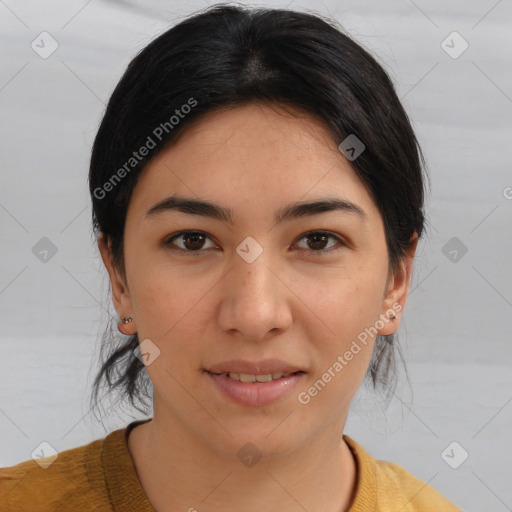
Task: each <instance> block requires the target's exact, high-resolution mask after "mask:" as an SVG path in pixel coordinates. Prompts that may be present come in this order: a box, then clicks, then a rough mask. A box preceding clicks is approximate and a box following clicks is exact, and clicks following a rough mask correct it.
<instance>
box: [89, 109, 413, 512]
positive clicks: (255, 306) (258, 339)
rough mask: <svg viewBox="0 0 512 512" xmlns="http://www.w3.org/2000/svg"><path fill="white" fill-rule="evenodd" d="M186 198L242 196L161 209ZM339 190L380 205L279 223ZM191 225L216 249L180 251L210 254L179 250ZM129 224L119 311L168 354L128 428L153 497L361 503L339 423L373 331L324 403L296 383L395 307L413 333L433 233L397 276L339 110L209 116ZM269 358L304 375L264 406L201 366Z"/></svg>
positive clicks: (136, 201) (158, 168)
mask: <svg viewBox="0 0 512 512" xmlns="http://www.w3.org/2000/svg"><path fill="white" fill-rule="evenodd" d="M173 194H176V195H179V196H185V197H189V198H195V199H202V200H208V201H211V202H214V203H216V204H219V205H222V206H225V207H228V208H231V209H232V210H233V213H234V217H235V223H234V224H233V225H229V224H227V223H224V222H223V221H221V220H217V219H213V218H206V217H202V216H198V215H190V214H186V213H183V212H179V211H176V210H174V211H166V212H161V213H159V214H158V215H153V216H146V215H145V214H146V212H147V211H148V210H149V209H150V208H151V207H152V206H154V205H155V204H156V203H158V202H159V201H161V200H163V199H165V198H167V197H169V196H171V195H173ZM327 197H331V198H332V197H336V198H340V199H345V200H348V201H351V202H352V203H355V204H356V205H358V206H359V207H360V208H361V209H362V210H363V211H364V213H365V218H364V219H362V218H361V217H360V216H358V215H357V214H354V213H351V212H345V211H333V212H327V213H322V214H318V215H311V216H307V217H302V218H298V219H293V220H289V221H285V222H283V223H280V224H275V223H274V220H273V216H274V212H275V211H277V210H278V209H280V208H281V207H283V206H284V205H288V204H290V203H294V202H307V201H312V200H316V199H322V198H327ZM180 230H200V231H201V232H204V233H206V234H207V236H208V237H209V238H206V239H204V242H203V245H202V246H201V241H199V242H197V241H194V240H188V241H187V238H186V237H178V238H177V239H175V240H174V247H176V248H177V249H179V248H181V249H183V250H186V248H188V250H189V252H192V251H191V248H198V247H199V248H200V250H201V251H202V252H201V254H200V255H199V257H194V256H187V255H186V254H183V253H179V252H173V251H172V250H171V249H170V247H172V245H171V243H170V242H169V241H168V240H169V238H171V236H170V235H174V234H175V233H177V232H178V231H180ZM313 230H327V231H331V232H332V233H333V234H334V235H338V236H340V237H341V238H342V239H343V240H344V241H345V244H340V243H339V242H338V241H337V240H336V239H335V238H327V239H325V240H324V241H323V242H322V240H321V239H320V241H316V242H315V239H314V238H311V237H306V236H305V234H306V233H307V232H308V231H313ZM248 236H251V237H253V238H254V239H255V240H256V241H257V242H258V243H259V245H260V246H261V247H262V248H263V252H262V254H261V255H260V256H259V257H258V258H257V259H256V260H255V261H254V262H252V263H247V262H246V261H244V260H243V259H242V258H241V257H240V256H239V255H238V253H237V252H236V248H237V246H239V244H241V242H242V241H243V240H244V239H245V238H246V237H248ZM124 237H125V238H124V243H125V246H124V257H125V271H126V272H125V275H123V274H122V273H121V272H120V271H119V269H117V268H116V267H115V266H114V264H113V262H112V261H113V259H112V255H111V253H110V251H109V247H108V241H107V240H105V239H104V238H102V237H100V239H99V243H98V244H99V248H100V252H101V255H102V258H103V261H104V264H105V266H106V268H107V270H108V272H109V275H110V279H111V286H112V294H113V301H114V305H115V308H116V310H117V312H118V313H119V315H120V317H126V316H131V317H133V319H134V321H133V322H132V323H131V324H129V325H127V326H125V327H123V329H124V332H125V333H126V334H130V333H133V332H135V331H137V332H138V335H139V340H141V341H142V340H145V339H148V338H149V339H150V340H151V341H152V342H153V343H155V345H157V346H158V348H159V349H160V351H161V352H160V355H159V357H158V358H157V359H155V361H154V362H153V363H152V364H151V365H149V366H147V367H146V370H147V372H148V374H149V377H150V378H151V380H152V382H153V385H154V389H155V394H154V416H153V420H152V421H150V422H149V423H146V424H143V425H140V426H138V427H136V428H135V429H134V430H133V431H132V433H131V435H130V437H129V450H130V452H131V454H132V458H133V460H134V463H135V467H136V470H137V473H138V475H139V478H140V480H141V483H142V485H143V487H144V490H145V492H146V494H147V495H148V498H149V499H150V501H151V503H152V504H153V506H154V507H155V509H156V510H158V511H164V510H189V509H191V508H192V507H195V508H196V509H197V510H198V511H199V512H201V511H203V510H207V511H209V512H217V511H219V512H220V511H221V510H222V511H225V510H237V509H238V510H240V509H241V508H243V509H244V510H245V511H249V512H252V511H261V510H280V511H281V512H283V511H299V510H300V511H303V510H304V508H305V509H306V510H308V511H310V512H314V511H323V512H325V511H338V512H339V511H343V510H347V508H348V506H349V504H350V501H351V498H352V493H353V489H354V486H355V481H356V480H355V479H356V473H355V464H354V461H353V458H352V456H351V454H350V452H349V450H348V447H347V446H346V444H345V443H344V441H342V439H341V433H342V432H343V428H344V425H345V421H346V418H347V414H348V409H349V405H350V401H351V400H352V398H353V396H354V394H355V392H356V391H357V388H358V387H359V385H360V384H361V381H362V379H363V377H364V374H365V372H366V370H367V368H368V364H369V362H370V358H371V353H372V349H373V345H374V339H372V338H369V340H368V342H367V344H366V346H365V345H362V344H360V345H361V350H360V351H359V352H358V353H357V355H355V356H354V357H353V359H352V360H351V361H350V362H348V364H347V365H346V366H345V367H344V368H343V370H342V371H341V372H339V373H338V374H337V375H336V377H335V378H332V379H331V381H330V382H329V383H328V384H327V385H326V386H325V387H324V389H323V390H322V391H321V392H319V393H318V395H317V396H315V397H314V398H312V400H311V401H310V403H308V404H307V405H303V404H301V403H299V401H298V399H297V395H298V393H299V392H300V391H305V390H307V389H308V388H309V387H310V386H312V385H313V383H314V382H315V381H317V380H318V379H319V378H321V376H322V374H323V373H324V372H325V371H326V370H327V369H328V368H329V367H331V366H332V365H333V363H334V362H335V361H336V360H337V357H338V356H339V355H343V354H344V353H345V352H346V351H347V350H348V349H349V347H350V345H351V343H352V341H353V340H354V339H356V338H357V336H358V334H359V333H361V332H362V331H364V329H365V328H368V327H370V326H374V325H375V323H376V322H377V320H379V318H382V316H380V315H386V314H387V312H388V311H389V310H390V309H393V306H395V307H394V311H395V314H396V318H395V319H392V320H389V321H387V322H385V323H384V326H383V327H382V328H381V329H379V330H378V331H379V334H391V333H393V332H395V331H396V330H397V329H398V327H399V324H400V318H401V308H403V306H404V305H405V300H406V296H407V292H408V289H409V284H410V278H411V270H412V262H413V256H414V252H415V249H416V242H417V240H415V242H414V243H413V244H412V248H411V250H410V252H409V254H408V255H407V257H406V258H404V260H403V263H402V265H401V266H400V268H399V269H397V270H396V272H395V273H394V274H393V273H390V271H389V270H390V269H389V266H388V254H387V248H386V242H385V233H384V227H383V223H382V217H381V215H380V213H379V211H378V209H377V207H376V205H375V203H374V202H373V200H372V198H371V196H370V195H369V193H368V192H367V190H366V188H365V187H364V186H363V184H362V183H361V181H360V180H359V178H358V177H357V175H356V174H355V173H354V171H353V169H352V168H351V165H350V162H349V161H348V160H346V159H345V157H344V156H343V155H342V154H341V152H340V151H339V150H338V148H337V145H336V143H335V142H334V141H333V140H332V137H331V136H330V135H329V133H328V131H327V129H326V128H325V127H324V126H323V124H322V123H321V122H320V121H318V120H316V119H314V118H312V117H310V116H309V115H307V114H304V113H300V112H298V116H291V115H289V114H287V113H286V112H284V111H282V110H281V109H277V108H276V107H274V108H271V107H269V106H265V105H261V104H255V103H252V104H248V105H245V106H241V107H237V108H234V109H230V110H223V111H216V112H211V113H209V114H207V115H206V116H204V117H202V118H200V119H198V120H197V121H196V122H194V124H192V125H190V127H188V129H187V130H186V132H184V135H183V136H182V137H181V138H180V139H179V140H178V142H177V143H176V144H175V145H173V146H171V147H168V148H167V149H166V150H164V151H163V152H162V153H160V154H159V155H158V156H157V157H156V158H155V159H154V160H152V161H151V162H150V164H149V165H148V166H147V167H146V169H145V170H144V171H143V173H142V175H141V177H140V180H139V182H138V183H137V186H136V187H135V190H134V193H133V196H132V198H131V200H130V204H129V208H128V213H127V219H126V227H125V235H124ZM321 249H323V251H321ZM334 249H339V250H337V251H335V250H334ZM315 251H316V252H315ZM321 252H323V256H322V255H319V254H320V253H321ZM397 305H399V306H397ZM381 325H382V323H381ZM266 358H280V359H283V360H284V361H287V362H289V363H292V364H295V365H297V366H299V367H300V368H302V369H303V370H304V371H306V375H305V378H304V379H303V381H302V382H301V384H300V385H299V388H298V389H297V392H292V393H291V394H290V395H289V396H287V397H285V398H284V399H282V400H279V401H277V402H275V403H272V404H271V405H268V406H264V407H247V406H242V405H238V404H236V403H234V402H232V401H230V400H229V399H228V398H225V397H224V396H223V395H221V394H220V392H219V391H218V390H217V389H216V388H215V387H214V386H213V384H212V383H211V381H210V378H209V377H208V376H207V375H206V374H205V373H204V372H203V369H204V368H208V367H209V366H211V365H212V364H215V363H220V362H223V361H226V360H229V359H245V360H248V361H259V360H262V359H266ZM248 442H251V443H253V444H254V445H256V447H257V448H258V450H259V452H260V453H261V454H262V458H261V459H260V460H259V461H258V462H257V463H256V464H255V465H254V466H252V467H246V466H245V465H243V464H242V463H241V462H240V460H239V459H238V458H237V455H236V454H237V452H238V450H240V449H241V448H242V447H243V446H244V445H245V444H246V443H248ZM240 504H243V507H241V505H240ZM303 507H304V508H303Z"/></svg>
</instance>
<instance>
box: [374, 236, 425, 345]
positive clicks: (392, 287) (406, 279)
mask: <svg viewBox="0 0 512 512" xmlns="http://www.w3.org/2000/svg"><path fill="white" fill-rule="evenodd" d="M417 246H418V234H417V233H414V234H413V236H412V237H411V245H410V248H409V249H408V251H407V254H406V255H405V257H404V258H403V259H402V261H401V262H400V265H399V266H398V268H397V269H396V270H395V272H393V273H392V274H391V275H390V277H389V280H388V286H387V290H386V293H385V296H384V301H383V303H382V310H381V315H380V319H381V320H382V322H381V323H384V326H383V327H382V328H381V329H379V330H378V333H379V334H381V335H384V336H388V335H390V334H393V333H395V332H396V331H397V330H398V328H399V327H400V320H401V317H402V314H403V310H404V307H405V302H406V300H407V295H408V293H409V288H410V285H411V276H412V268H413V261H414V254H415V253H416V248H417ZM393 315H394V316H395V318H393Z"/></svg>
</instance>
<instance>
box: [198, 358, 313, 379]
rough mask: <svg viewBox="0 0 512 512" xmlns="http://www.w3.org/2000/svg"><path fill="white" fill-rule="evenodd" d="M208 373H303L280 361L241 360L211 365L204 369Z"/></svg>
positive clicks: (297, 367)
mask: <svg viewBox="0 0 512 512" xmlns="http://www.w3.org/2000/svg"><path fill="white" fill-rule="evenodd" d="M206 371H207V372H209V373H214V374H217V375H221V374H230V373H232V374H239V375H240V374H243V375H255V376H258V375H272V374H284V375H289V374H292V373H297V372H305V371H304V370H303V369H302V368H301V367H300V366H297V365H293V364H291V363H288V362H286V361H283V360H281V359H264V360H262V361H257V362H250V361H244V360H241V359H236V360H231V361H225V362H223V363H217V364H213V365H211V366H210V367H209V368H207V369H206Z"/></svg>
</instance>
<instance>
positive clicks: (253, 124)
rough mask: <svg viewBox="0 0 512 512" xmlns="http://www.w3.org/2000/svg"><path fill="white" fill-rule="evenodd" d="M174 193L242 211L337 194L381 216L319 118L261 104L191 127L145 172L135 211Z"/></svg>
mask: <svg viewBox="0 0 512 512" xmlns="http://www.w3.org/2000/svg"><path fill="white" fill-rule="evenodd" d="M175 193H176V194H178V195H184V196H188V197H194V196H195V197H200V198H203V199H211V200H215V202H217V203H218V202H222V203H223V204H226V205H227V206H229V207H231V208H233V210H235V211H237V213H238V210H244V211H249V210H250V211H251V212H252V213H256V212H261V211H265V210H268V209H269V208H271V209H272V210H275V209H276V208H277V207H278V205H280V204H283V203H290V202H293V201H305V200H312V199H316V198H322V197H327V196H330V197H332V196H333V195H338V196H340V197H343V198H345V199H350V200H351V201H352V202H357V203H358V204H360V205H361V207H362V208H363V209H364V210H365V211H367V212H368V213H369V214H370V215H371V214H372V213H377V214H378V212H377V211H376V209H375V205H374V204H373V201H372V200H371V198H370V196H369V194H368V193H367V190H366V188H365V187H364V185H363V184H362V182H361V180H360V179H359V178H358V176H357V174H356V173H355V171H354V170H353V169H352V167H351V165H350V163H349V162H348V160H346V159H345V157H344V156H343V155H342V154H341V152H340V151H339V150H338V147H337V145H336V142H335V141H334V140H333V138H332V136H331V135H330V133H329V131H328V129H327V128H326V127H325V126H324V124H323V123H322V122H321V121H319V120H317V119H315V118H314V117H312V116H310V115H308V114H307V113H304V112H302V111H300V110H295V111H294V112H293V114H290V113H289V111H288V108H287V111H285V110H282V109H278V108H277V107H270V106H267V105H264V104H248V105H244V106H239V107H236V108H232V109H229V110H217V111H213V112H209V113H207V114H205V115H203V116H202V117H200V118H198V119H197V120H195V121H194V122H193V123H192V124H191V125H189V126H187V128H186V130H185V132H184V133H183V135H182V136H180V138H179V139H178V140H177V142H176V143H175V144H173V145H171V146H169V147H168V148H166V149H165V150H163V151H162V152H161V153H160V154H159V155H158V156H157V157H156V158H155V159H154V160H152V161H151V162H150V163H149V165H148V166H147V167H146V169H144V171H143V173H142V175H141V177H140V179H139V181H138V184H137V186H136V188H135V191H134V193H133V195H132V201H131V204H130V209H133V208H136V209H137V210H138V211H140V210H142V209H144V208H145V210H147V209H148V208H149V207H151V206H152V205H153V204H155V203H157V202H158V201H161V200H162V199H164V198H166V197H168V196H170V195H172V194H175ZM132 203H133V204H132ZM272 205H273V206H272ZM269 213H270V212H269Z"/></svg>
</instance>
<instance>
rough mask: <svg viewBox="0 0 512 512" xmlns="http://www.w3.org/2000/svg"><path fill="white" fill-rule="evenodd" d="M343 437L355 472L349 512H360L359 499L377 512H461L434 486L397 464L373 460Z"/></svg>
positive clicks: (351, 440)
mask: <svg viewBox="0 0 512 512" xmlns="http://www.w3.org/2000/svg"><path fill="white" fill-rule="evenodd" d="M343 438H344V440H345V441H346V442H347V445H348V446H349V448H350V450H351V451H352V453H353V455H354V458H355V460H356V465H357V472H358V486H357V490H356V496H355V503H354V505H356V506H355V507H354V508H351V509H350V512H356V511H357V512H358V511H359V510H363V509H362V508H361V509H360V508H358V506H357V502H358V499H360V500H361V503H362V502H363V501H364V503H365V504H366V505H367V506H368V505H370V504H371V505H370V506H372V507H375V509H376V510H379V512H388V511H390V512H391V511H395V510H401V511H402V512H461V509H460V508H458V507H457V506H455V505H454V504H453V503H452V502H450V501H449V500H448V499H447V498H445V497H444V496H443V495H442V494H440V493H439V492H438V491H436V490H435V489H434V488H433V487H431V486H430V485H428V484H426V483H425V482H423V481H421V480H420V479H418V478H416V477H415V476H413V475H411V474H410V473H409V472H407V471H406V470H405V469H404V468H402V467H401V466H399V465H398V464H394V463H392V462H387V461H384V460H376V459H374V458H373V457H372V456H371V455H370V454H368V453H367V452H366V451H365V450H364V449H363V448H362V446H360V445H359V444H358V443H356V442H355V441H354V440H353V439H351V438H350V437H348V436H343Z"/></svg>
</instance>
